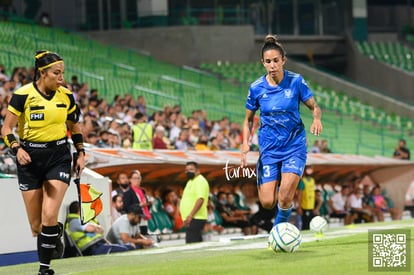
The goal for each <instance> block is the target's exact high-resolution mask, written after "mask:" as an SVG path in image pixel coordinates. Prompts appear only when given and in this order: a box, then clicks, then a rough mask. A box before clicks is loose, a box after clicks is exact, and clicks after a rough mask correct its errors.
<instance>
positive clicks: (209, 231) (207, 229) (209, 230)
mask: <svg viewBox="0 0 414 275" xmlns="http://www.w3.org/2000/svg"><path fill="white" fill-rule="evenodd" d="M214 210H215V207H214V203H213V201H212V200H211V198H210V197H209V198H208V203H207V220H206V224H205V225H204V229H203V241H204V242H206V241H211V240H212V237H213V233H214V232H217V233H221V232H223V231H224V227H223V226H221V225H220V224H218V221H217V219H216V215H215V213H214Z"/></svg>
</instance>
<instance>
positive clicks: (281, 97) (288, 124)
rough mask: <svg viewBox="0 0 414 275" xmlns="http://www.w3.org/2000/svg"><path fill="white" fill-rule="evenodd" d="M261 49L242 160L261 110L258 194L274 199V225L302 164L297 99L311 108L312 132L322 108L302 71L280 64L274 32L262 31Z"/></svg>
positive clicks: (285, 211)
mask: <svg viewBox="0 0 414 275" xmlns="http://www.w3.org/2000/svg"><path fill="white" fill-rule="evenodd" d="M261 54H262V60H261V61H262V64H263V66H264V67H265V68H266V74H265V75H263V76H262V77H260V78H259V79H257V80H256V81H255V82H253V83H252V84H251V85H250V88H249V94H248V96H247V100H246V116H245V119H244V124H243V145H242V152H241V166H242V167H245V166H247V161H246V155H247V153H248V152H249V149H250V144H249V143H250V139H251V137H252V136H253V134H254V133H252V125H253V120H254V116H255V112H256V111H257V110H260V128H259V146H260V156H259V160H258V162H257V166H256V170H257V186H258V194H259V200H260V202H261V204H262V205H263V207H264V208H269V209H270V208H273V207H274V206H275V203H276V201H278V211H277V213H276V218H275V221H274V225H276V224H278V223H281V222H287V221H288V219H289V216H290V214H291V212H292V207H293V204H292V201H293V196H294V194H295V190H296V188H297V186H298V183H299V180H300V178H301V176H302V173H303V170H304V167H305V164H306V157H307V146H306V131H305V127H304V125H303V123H302V120H301V118H300V113H299V104H300V102H303V103H304V104H305V105H306V106H307V107H308V108H309V109H310V110H311V111H312V115H313V122H312V125H311V127H310V132H311V133H312V134H314V135H320V133H321V131H322V123H321V116H322V114H321V109H320V108H319V106H318V105H317V104H316V102H315V100H314V98H313V95H312V92H311V91H310V89H309V87H308V86H307V84H306V82H305V80H304V79H303V78H302V76H301V75H299V74H296V73H293V72H290V71H287V70H284V68H283V65H284V64H285V62H286V52H285V50H284V48H283V46H282V45H281V44H280V43H279V42H278V41H277V39H276V37H275V36H272V35H267V36H266V38H265V41H264V44H263V46H262V50H261ZM276 198H277V200H276Z"/></svg>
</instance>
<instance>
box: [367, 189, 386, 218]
mask: <svg viewBox="0 0 414 275" xmlns="http://www.w3.org/2000/svg"><path fill="white" fill-rule="evenodd" d="M362 203H363V205H365V207H366V209H368V210H369V212H370V213H372V215H373V216H374V219H376V220H377V221H379V222H382V221H384V213H383V212H382V210H381V209H378V208H376V207H375V206H374V199H373V198H372V194H371V186H370V185H369V184H365V185H364V186H363V187H362Z"/></svg>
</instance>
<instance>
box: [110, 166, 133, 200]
mask: <svg viewBox="0 0 414 275" xmlns="http://www.w3.org/2000/svg"><path fill="white" fill-rule="evenodd" d="M116 184H117V188H116V189H115V190H114V191H112V196H114V195H115V194H123V193H125V192H126V191H128V190H129V178H128V175H127V174H126V173H125V172H120V173H118V176H117V177H116Z"/></svg>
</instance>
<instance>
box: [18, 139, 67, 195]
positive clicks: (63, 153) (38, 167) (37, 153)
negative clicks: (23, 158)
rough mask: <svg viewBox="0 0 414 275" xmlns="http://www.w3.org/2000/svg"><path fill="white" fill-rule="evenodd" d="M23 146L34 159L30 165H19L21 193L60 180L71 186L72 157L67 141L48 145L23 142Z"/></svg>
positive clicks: (63, 140) (48, 143)
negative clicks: (47, 181)
mask: <svg viewBox="0 0 414 275" xmlns="http://www.w3.org/2000/svg"><path fill="white" fill-rule="evenodd" d="M21 146H22V148H23V149H24V150H25V151H26V152H27V153H28V154H29V155H30V158H31V159H32V162H31V163H29V164H28V165H20V164H19V163H17V177H18V180H19V189H20V190H21V191H27V190H34V189H39V188H42V185H43V182H44V181H46V180H60V181H62V182H64V183H66V184H68V185H69V183H70V179H71V171H72V155H71V151H70V144H69V143H68V142H67V141H66V139H62V140H58V141H53V142H47V143H33V142H28V141H22V142H21Z"/></svg>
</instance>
